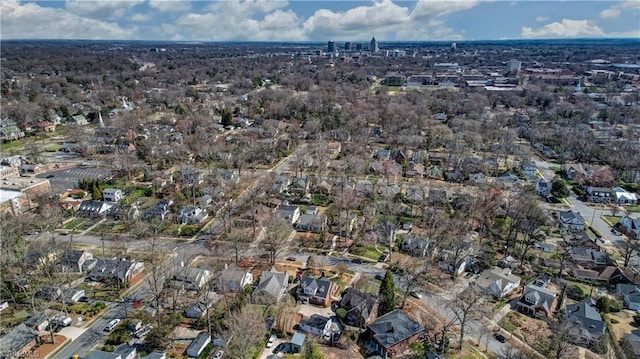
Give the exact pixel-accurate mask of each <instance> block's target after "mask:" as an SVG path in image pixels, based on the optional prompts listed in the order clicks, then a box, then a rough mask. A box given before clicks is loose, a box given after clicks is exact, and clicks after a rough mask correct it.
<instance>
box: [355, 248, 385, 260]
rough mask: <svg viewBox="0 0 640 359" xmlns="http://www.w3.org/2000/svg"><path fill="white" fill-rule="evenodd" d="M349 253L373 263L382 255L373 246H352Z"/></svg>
mask: <svg viewBox="0 0 640 359" xmlns="http://www.w3.org/2000/svg"><path fill="white" fill-rule="evenodd" d="M350 252H351V254H354V255H356V256H360V257H365V258H367V259H370V260H372V261H374V262H375V261H377V260H378V258H379V257H380V255H381V254H382V252H380V251H378V249H377V248H376V246H374V245H370V246H354V247H353V248H351V250H350Z"/></svg>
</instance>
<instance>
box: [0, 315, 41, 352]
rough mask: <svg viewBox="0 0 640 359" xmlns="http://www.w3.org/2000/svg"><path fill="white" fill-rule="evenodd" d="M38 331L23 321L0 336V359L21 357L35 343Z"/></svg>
mask: <svg viewBox="0 0 640 359" xmlns="http://www.w3.org/2000/svg"><path fill="white" fill-rule="evenodd" d="M37 341H38V333H37V332H36V331H35V330H33V329H31V328H29V327H27V326H26V325H25V324H24V323H23V324H19V325H18V326H16V327H14V328H13V329H11V331H9V332H8V333H7V334H5V335H3V336H1V337H0V359H17V358H21V357H23V356H24V355H26V354H27V353H29V351H30V350H31V349H32V348H33V347H34V346H35V345H36V344H37Z"/></svg>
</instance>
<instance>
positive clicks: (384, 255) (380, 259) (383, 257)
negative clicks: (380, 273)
mask: <svg viewBox="0 0 640 359" xmlns="http://www.w3.org/2000/svg"><path fill="white" fill-rule="evenodd" d="M386 260H387V255H386V254H383V255H381V256H380V257H378V263H383V262H384V261H386Z"/></svg>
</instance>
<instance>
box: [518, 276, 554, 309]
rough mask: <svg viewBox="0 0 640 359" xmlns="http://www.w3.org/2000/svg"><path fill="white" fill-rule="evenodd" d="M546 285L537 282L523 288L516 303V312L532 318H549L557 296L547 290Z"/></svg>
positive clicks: (545, 283)
mask: <svg viewBox="0 0 640 359" xmlns="http://www.w3.org/2000/svg"><path fill="white" fill-rule="evenodd" d="M547 285H548V283H547V282H545V281H540V280H538V281H536V282H535V283H534V284H529V285H527V286H525V287H524V292H523V293H522V296H521V297H520V299H519V300H518V302H517V303H516V309H517V310H518V312H520V313H523V314H526V315H529V316H533V317H546V318H551V317H552V315H553V312H554V311H555V310H556V306H557V305H558V294H557V293H556V292H554V291H551V290H549V289H548V288H547Z"/></svg>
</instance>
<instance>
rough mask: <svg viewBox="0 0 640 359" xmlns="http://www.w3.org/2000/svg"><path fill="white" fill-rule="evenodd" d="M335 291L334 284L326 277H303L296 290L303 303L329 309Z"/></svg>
mask: <svg viewBox="0 0 640 359" xmlns="http://www.w3.org/2000/svg"><path fill="white" fill-rule="evenodd" d="M334 289H335V288H334V284H333V282H331V281H330V280H328V279H326V278H324V277H321V278H313V277H302V279H301V280H300V285H299V286H298V288H297V289H296V296H297V298H298V300H299V301H301V302H302V303H311V304H316V305H321V306H323V307H328V306H329V305H330V304H331V294H332V293H333V291H334Z"/></svg>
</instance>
